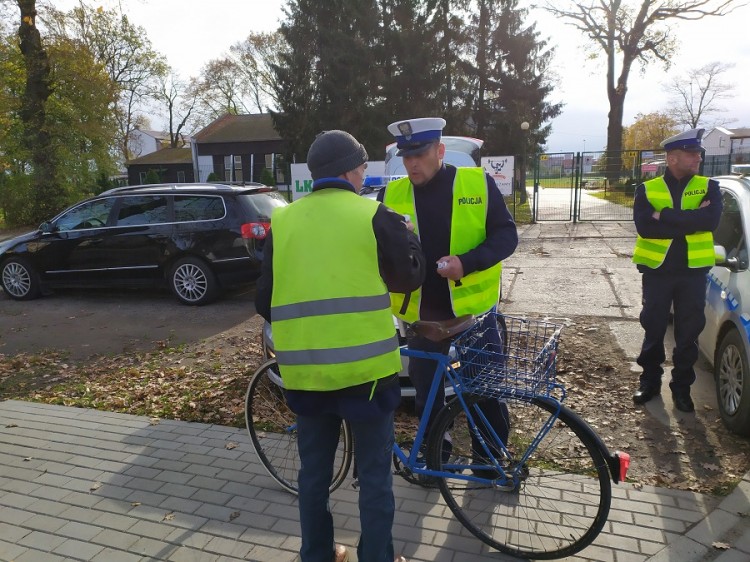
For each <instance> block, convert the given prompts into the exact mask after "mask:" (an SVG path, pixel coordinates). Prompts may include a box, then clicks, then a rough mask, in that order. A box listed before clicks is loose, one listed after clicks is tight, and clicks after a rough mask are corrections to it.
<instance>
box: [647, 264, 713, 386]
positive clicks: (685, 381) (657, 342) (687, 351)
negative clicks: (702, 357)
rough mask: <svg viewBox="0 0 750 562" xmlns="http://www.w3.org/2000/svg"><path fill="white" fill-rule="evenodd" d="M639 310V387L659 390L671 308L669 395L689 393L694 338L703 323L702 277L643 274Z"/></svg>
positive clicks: (695, 347) (695, 273) (695, 350)
mask: <svg viewBox="0 0 750 562" xmlns="http://www.w3.org/2000/svg"><path fill="white" fill-rule="evenodd" d="M642 285H643V310H641V316H640V320H641V326H642V327H643V331H644V337H643V345H642V346H641V353H640V355H639V356H638V360H637V361H638V365H640V366H641V367H642V368H643V372H642V373H641V376H640V384H641V385H643V386H649V387H660V386H661V376H662V374H663V373H664V369H663V367H662V363H664V361H665V359H666V354H665V350H664V336H665V334H666V332H667V324H668V323H669V312H670V309H671V308H673V309H674V339H675V347H674V349H673V350H672V364H673V368H672V381H671V382H670V383H669V386H670V388H671V389H672V392H676V393H680V392H689V391H690V385H691V384H693V382H694V381H695V370H694V369H693V366H694V365H695V362H696V361H697V359H698V343H697V339H698V336H699V335H700V333H701V331H702V330H703V327H704V326H705V324H706V317H705V314H704V311H703V308H704V306H705V300H706V274H705V273H703V272H702V271H688V272H686V273H681V274H671V275H662V274H658V273H652V272H648V271H646V272H644V273H643V275H642Z"/></svg>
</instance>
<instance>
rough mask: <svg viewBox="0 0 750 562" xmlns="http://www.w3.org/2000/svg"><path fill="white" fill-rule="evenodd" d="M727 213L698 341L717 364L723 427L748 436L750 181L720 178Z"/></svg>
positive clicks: (718, 233) (716, 237)
mask: <svg viewBox="0 0 750 562" xmlns="http://www.w3.org/2000/svg"><path fill="white" fill-rule="evenodd" d="M714 179H715V180H717V181H718V182H719V186H720V187H721V194H722V202H723V205H724V209H723V211H722V215H721V222H720V223H719V227H718V228H717V229H716V230H715V231H714V233H713V234H714V244H715V245H716V246H719V247H720V248H717V250H718V253H719V254H721V255H723V256H725V257H724V258H723V259H722V260H721V261H720V262H718V263H717V265H716V266H715V267H713V268H711V271H710V272H709V275H708V283H707V286H706V306H705V312H706V327H705V328H704V330H703V332H702V333H701V335H700V336H699V338H698V346H699V348H700V350H701V352H702V353H703V354H704V355H705V356H706V358H708V360H709V361H710V362H711V363H712V364H713V369H714V376H715V384H716V398H717V402H718V405H719V411H720V413H721V418H722V420H723V421H724V424H725V425H726V426H727V427H728V428H729V429H730V430H731V431H733V432H735V433H738V434H740V435H745V436H750V362H749V361H748V358H750V261H749V256H748V241H750V238H748V233H749V232H750V178H747V177H742V176H719V177H716V178H714Z"/></svg>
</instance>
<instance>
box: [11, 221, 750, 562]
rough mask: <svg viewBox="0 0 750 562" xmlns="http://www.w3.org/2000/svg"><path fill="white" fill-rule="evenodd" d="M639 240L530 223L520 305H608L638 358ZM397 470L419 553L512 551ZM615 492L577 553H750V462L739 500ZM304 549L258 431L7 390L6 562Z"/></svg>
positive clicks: (690, 559)
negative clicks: (590, 539) (260, 450)
mask: <svg viewBox="0 0 750 562" xmlns="http://www.w3.org/2000/svg"><path fill="white" fill-rule="evenodd" d="M633 240H634V232H633V229H632V225H631V224H629V223H595V224H590V223H584V224H577V225H573V224H570V223H547V224H536V225H530V226H528V227H524V228H523V229H522V240H521V244H520V247H519V250H518V251H517V252H516V254H515V255H514V256H513V257H512V258H511V259H509V260H508V261H507V262H506V264H505V275H504V295H505V299H506V304H505V308H504V310H505V312H507V313H509V314H512V313H539V314H546V315H548V316H551V317H567V316H574V315H589V316H604V317H606V318H607V319H608V320H609V322H610V325H611V326H612V329H613V331H614V333H615V334H616V335H617V338H618V342H619V343H620V345H621V346H622V347H623V349H624V350H625V351H626V353H627V355H628V357H630V358H631V359H632V358H634V357H635V354H637V349H638V345H639V344H640V326H639V325H638V322H637V316H638V313H639V308H640V284H639V283H640V281H639V277H638V273H637V271H635V268H634V266H632V265H631V264H630V261H629V256H630V253H631V251H632V245H633ZM699 378H700V379H701V380H703V379H704V378H705V377H699ZM702 392H703V391H702ZM668 395H669V393H668V392H666V393H665V401H666V400H667V399H668ZM710 396H713V394H710ZM701 399H703V398H701ZM708 399H710V398H709V396H708V395H707V396H706V400H708ZM714 400H715V399H714ZM666 406H667V405H666V404H664V405H662V406H661V407H659V408H657V407H656V406H653V407H652V406H651V404H649V405H648V406H647V409H648V411H649V412H651V413H652V414H659V415H662V414H661V412H664V411H671V410H672V409H671V408H669V407H666ZM671 415H672V414H669V415H665V416H664V417H663V419H662V421H663V423H665V424H671V423H675V420H674V419H672V418H671V417H670V416H671ZM394 483H395V495H396V502H397V516H396V524H395V526H394V536H395V540H396V548H397V550H398V551H400V552H403V554H404V555H405V556H406V557H407V558H408V559H409V560H411V561H418V562H428V561H429V562H432V561H438V562H463V561H469V562H473V561H478V562H484V561H489V560H494V561H497V560H509V559H508V558H507V557H503V556H502V555H499V554H498V553H496V552H489V551H488V550H487V549H486V548H484V547H483V545H482V544H481V543H480V542H479V541H478V540H477V539H475V538H473V537H472V536H470V535H467V533H466V532H465V531H463V529H462V528H461V526H460V525H459V524H458V523H457V521H456V520H455V519H454V518H453V517H452V514H451V512H450V510H448V508H447V507H446V506H445V504H444V503H443V501H442V498H441V497H440V494H439V492H437V491H435V490H426V489H422V488H419V487H417V486H413V485H409V484H408V483H406V482H405V481H403V480H401V479H399V478H396V479H395V480H394ZM613 492H614V499H613V503H612V509H611V512H610V517H609V520H608V522H607V524H606V525H605V528H604V531H603V532H602V534H601V535H600V536H599V537H598V538H597V540H596V541H595V542H594V544H593V545H591V546H590V547H588V548H587V549H585V550H584V551H583V552H581V553H580V554H579V555H578V556H575V557H570V558H568V559H566V560H576V561H578V560H592V561H602V562H630V561H633V562H636V561H647V560H648V561H654V562H698V561H708V560H718V561H720V562H739V561H747V560H750V476H749V475H746V476H745V478H744V479H743V481H742V482H741V484H740V485H739V486H738V487H737V488H736V489H735V490H734V491H733V492H732V493H731V494H730V495H729V496H727V497H726V498H716V497H714V496H710V495H706V494H697V493H693V492H687V491H680V490H671V489H666V488H656V487H649V486H644V487H643V488H641V489H636V487H634V486H631V485H629V484H620V485H617V486H614V487H613ZM356 501H357V494H356V491H354V490H353V489H352V488H351V487H350V486H348V485H346V484H345V485H344V486H343V487H342V488H341V489H339V490H337V491H336V492H334V494H333V496H332V505H331V509H332V512H333V513H334V520H335V523H336V528H337V539H338V540H339V541H340V542H343V543H345V544H347V545H350V546H352V549H351V550H352V551H353V550H354V548H353V547H354V545H355V544H356V540H357V537H358V532H359V520H358V515H357V505H356ZM721 544H724V545H726V546H728V547H729V548H728V549H727V550H723V549H720V548H717V546H716V545H721ZM298 547H299V524H298V517H297V505H296V499H295V498H294V497H293V496H291V495H289V494H288V493H286V492H283V491H282V490H280V489H279V488H278V487H277V486H276V485H275V484H274V482H273V481H272V480H271V479H270V477H268V476H267V475H266V474H265V472H264V470H263V468H262V467H261V465H260V463H259V462H258V461H257V459H256V457H255V454H254V452H253V450H252V446H251V443H250V440H249V438H248V437H247V434H246V432H245V431H244V430H241V429H237V428H229V427H221V426H213V425H206V424H196V423H185V422H175V421H170V420H160V421H158V422H152V421H151V420H149V419H148V418H145V417H140V416H130V415H124V414H115V413H108V412H100V411H96V410H85V409H78V408H68V407H64V406H51V405H42V404H34V403H26V402H20V401H5V402H0V561H3V562H5V561H10V560H13V561H16V562H28V561H44V562H47V561H52V562H54V561H62V560H85V561H96V562H110V561H114V562H117V561H120V560H122V561H141V562H143V561H147V560H169V561H174V562H177V561H201V562H203V561H229V560H253V561H259V562H276V561H280V562H292V561H295V560H297V554H296V552H297V549H298Z"/></svg>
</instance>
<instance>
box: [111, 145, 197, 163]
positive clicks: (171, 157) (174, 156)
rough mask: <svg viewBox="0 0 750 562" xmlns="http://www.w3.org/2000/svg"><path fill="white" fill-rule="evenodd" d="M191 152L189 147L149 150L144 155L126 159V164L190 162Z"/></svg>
mask: <svg viewBox="0 0 750 562" xmlns="http://www.w3.org/2000/svg"><path fill="white" fill-rule="evenodd" d="M192 163H193V152H192V150H191V149H189V148H162V149H161V150H157V151H155V152H149V153H148V154H146V155H145V156H141V157H139V158H134V159H133V160H128V161H127V162H126V163H125V165H126V166H143V165H147V164H192Z"/></svg>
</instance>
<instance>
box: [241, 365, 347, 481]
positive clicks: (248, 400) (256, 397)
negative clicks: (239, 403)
mask: <svg viewBox="0 0 750 562" xmlns="http://www.w3.org/2000/svg"><path fill="white" fill-rule="evenodd" d="M278 373H279V370H278V365H277V364H276V360H275V359H270V360H269V361H266V362H265V363H263V364H262V365H261V366H260V367H258V370H257V371H255V374H253V376H252V378H251V379H250V384H249V385H248V387H247V395H246V396H245V424H246V426H247V432H248V433H249V434H250V439H251V440H252V442H253V448H254V449H255V452H256V453H257V455H258V458H259V459H260V462H261V463H262V464H263V467H264V468H265V469H266V470H267V471H268V474H270V475H271V478H273V479H274V480H276V482H278V483H279V484H280V485H281V487H282V488H284V489H286V490H288V491H290V492H292V493H293V494H297V493H298V492H299V485H298V480H297V478H298V475H299V469H300V460H299V451H298V450H297V420H296V416H295V415H294V412H292V411H291V410H290V409H289V407H288V406H287V405H286V400H285V398H284V387H283V383H282V382H281V377H280V376H279V374H278ZM352 451H353V449H352V432H351V428H350V427H349V424H348V423H347V422H346V421H343V422H342V424H341V436H340V438H339V447H338V450H337V451H336V460H335V461H334V465H333V479H332V480H331V486H330V488H329V490H330V491H333V490H335V489H336V488H338V487H339V486H341V483H342V482H343V481H344V479H345V478H346V475H347V473H348V472H349V466H350V465H351V462H352Z"/></svg>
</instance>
